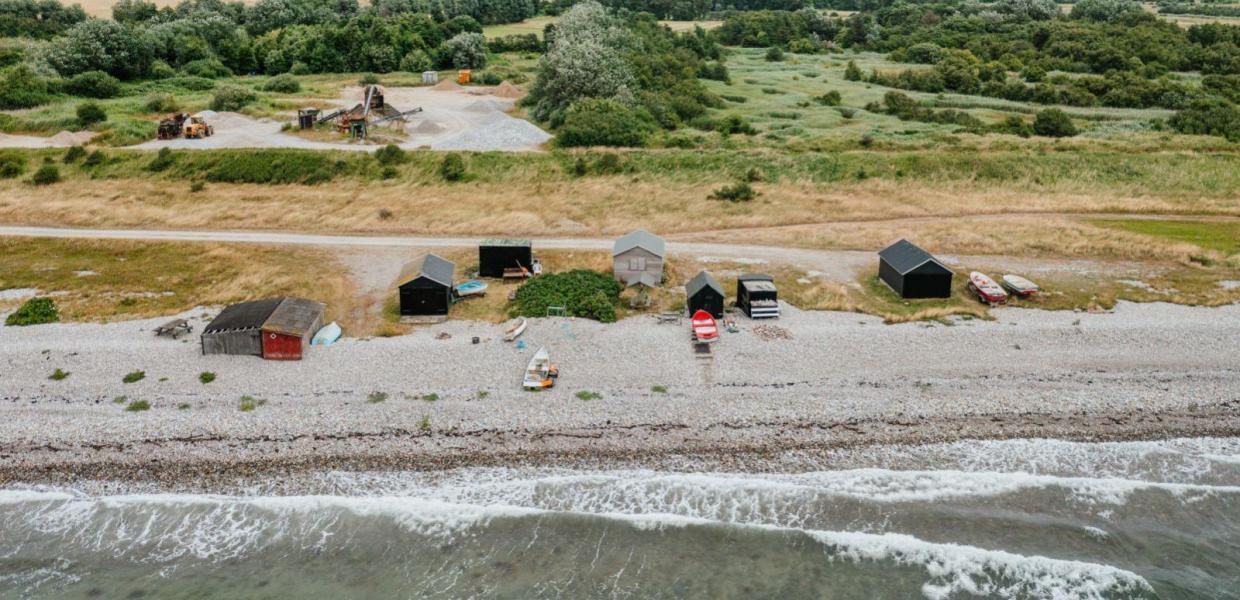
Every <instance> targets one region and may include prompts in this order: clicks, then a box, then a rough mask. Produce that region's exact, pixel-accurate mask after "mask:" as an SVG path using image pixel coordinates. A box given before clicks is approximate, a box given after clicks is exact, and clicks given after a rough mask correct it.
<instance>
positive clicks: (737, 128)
mask: <svg viewBox="0 0 1240 600" xmlns="http://www.w3.org/2000/svg"><path fill="white" fill-rule="evenodd" d="M715 130H716V131H718V132H719V133H722V134H724V135H732V134H734V133H743V134H745V135H753V134H755V133H757V130H755V129H754V128H753V125H750V124H749V121H746V120H745V119H744V118H743V117H741V116H738V115H728V116H726V117H724V118H723V119H721V120H720V121H719V124H718V125H717V126H716V127H715Z"/></svg>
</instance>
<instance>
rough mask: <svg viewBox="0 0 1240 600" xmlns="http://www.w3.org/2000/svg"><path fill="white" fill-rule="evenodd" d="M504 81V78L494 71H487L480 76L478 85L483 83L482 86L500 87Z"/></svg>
mask: <svg viewBox="0 0 1240 600" xmlns="http://www.w3.org/2000/svg"><path fill="white" fill-rule="evenodd" d="M503 81H504V78H503V77H500V76H499V73H496V72H494V71H486V72H484V73H483V74H482V75H479V76H478V83H481V84H482V85H499V84H500V83H502V82H503Z"/></svg>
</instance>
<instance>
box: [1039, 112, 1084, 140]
mask: <svg viewBox="0 0 1240 600" xmlns="http://www.w3.org/2000/svg"><path fill="white" fill-rule="evenodd" d="M1033 132H1034V133H1036V134H1038V135H1044V136H1047V137H1071V136H1074V135H1076V134H1077V130H1076V125H1073V124H1072V119H1071V117H1069V116H1068V113H1065V112H1064V111H1062V110H1059V109H1058V108H1048V109H1046V110H1043V111H1040V112H1038V114H1037V115H1036V116H1035V117H1034V118H1033Z"/></svg>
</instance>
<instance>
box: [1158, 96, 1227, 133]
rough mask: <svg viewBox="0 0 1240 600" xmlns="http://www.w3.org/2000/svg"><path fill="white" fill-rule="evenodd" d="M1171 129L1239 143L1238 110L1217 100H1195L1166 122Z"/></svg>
mask: <svg viewBox="0 0 1240 600" xmlns="http://www.w3.org/2000/svg"><path fill="white" fill-rule="evenodd" d="M1167 124H1168V125H1170V126H1171V128H1172V129H1174V130H1176V131H1178V132H1180V133H1187V134H1190V135H1217V136H1220V137H1224V138H1227V139H1228V140H1230V141H1233V142H1240V109H1237V108H1236V106H1235V105H1234V104H1231V103H1230V102H1227V101H1225V100H1220V99H1217V98H1207V99H1202V100H1196V101H1194V102H1192V103H1191V104H1189V106H1188V108H1185V109H1183V110H1181V111H1179V112H1177V113H1175V114H1174V115H1171V118H1170V119H1168V120H1167Z"/></svg>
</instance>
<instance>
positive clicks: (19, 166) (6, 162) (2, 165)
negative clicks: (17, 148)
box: [0, 154, 26, 179]
mask: <svg viewBox="0 0 1240 600" xmlns="http://www.w3.org/2000/svg"><path fill="white" fill-rule="evenodd" d="M25 172H26V159H25V158H24V157H22V156H21V155H18V154H0V179H13V178H14V177H19V176H21V174H22V173H25Z"/></svg>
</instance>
